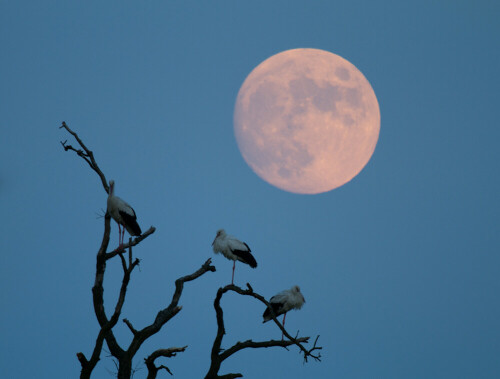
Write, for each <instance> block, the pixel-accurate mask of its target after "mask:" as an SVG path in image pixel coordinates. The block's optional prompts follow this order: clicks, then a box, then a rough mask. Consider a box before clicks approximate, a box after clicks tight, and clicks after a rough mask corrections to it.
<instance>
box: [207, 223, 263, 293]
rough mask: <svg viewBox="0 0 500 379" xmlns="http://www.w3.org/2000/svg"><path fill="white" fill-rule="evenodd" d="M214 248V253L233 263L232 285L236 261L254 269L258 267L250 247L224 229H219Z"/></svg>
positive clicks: (213, 243)
mask: <svg viewBox="0 0 500 379" xmlns="http://www.w3.org/2000/svg"><path fill="white" fill-rule="evenodd" d="M212 247H213V249H214V253H216V254H217V253H221V254H222V255H224V256H225V257H226V258H227V259H230V260H232V261H233V276H232V278H231V284H233V282H234V269H235V266H236V261H240V262H243V263H245V264H247V265H249V266H250V267H252V268H255V267H257V261H256V260H255V258H254V257H253V255H252V254H251V253H250V252H251V251H252V250H250V247H249V246H248V245H247V244H246V243H245V242H241V241H240V240H239V239H237V238H235V237H233V236H230V235H228V234H227V233H226V231H225V230H224V229H219V230H218V231H217V235H216V236H215V239H214V242H212Z"/></svg>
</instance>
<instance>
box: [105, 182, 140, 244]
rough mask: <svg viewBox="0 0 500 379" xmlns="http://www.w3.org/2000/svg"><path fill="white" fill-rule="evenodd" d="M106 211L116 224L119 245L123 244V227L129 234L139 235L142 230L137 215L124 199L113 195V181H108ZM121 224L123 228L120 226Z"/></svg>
mask: <svg viewBox="0 0 500 379" xmlns="http://www.w3.org/2000/svg"><path fill="white" fill-rule="evenodd" d="M108 213H109V214H110V215H111V217H113V220H115V221H116V223H117V224H118V243H119V244H120V246H119V247H121V246H123V237H124V236H125V229H127V232H128V233H129V234H130V235H131V236H140V235H141V233H142V231H141V227H140V226H139V224H138V223H137V216H136V215H135V211H134V209H133V208H132V207H131V206H130V205H128V204H127V202H126V201H124V200H122V199H120V198H119V197H118V196H115V181H114V180H110V181H109V195H108ZM120 225H123V230H122V228H121V227H120Z"/></svg>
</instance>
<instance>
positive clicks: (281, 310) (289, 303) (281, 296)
mask: <svg viewBox="0 0 500 379" xmlns="http://www.w3.org/2000/svg"><path fill="white" fill-rule="evenodd" d="M305 302H306V300H305V299H304V296H303V295H302V293H301V292H300V287H299V286H293V287H292V288H290V289H289V290H285V291H282V292H280V293H278V294H276V295H274V296H273V297H271V299H270V300H269V303H270V305H271V307H272V308H273V311H274V314H275V315H276V317H278V316H279V315H284V316H283V327H285V318H286V313H287V312H288V311H290V310H292V309H300V308H302V306H303V305H304V303H305ZM262 317H263V318H264V321H262V322H263V323H264V322H267V321H269V320H272V319H273V318H272V317H271V311H270V310H269V308H266V310H265V311H264V314H263V315H262ZM281 339H283V334H282V335H281Z"/></svg>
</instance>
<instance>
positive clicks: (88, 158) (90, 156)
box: [59, 121, 109, 193]
mask: <svg viewBox="0 0 500 379" xmlns="http://www.w3.org/2000/svg"><path fill="white" fill-rule="evenodd" d="M62 128H64V129H66V130H67V131H68V133H69V134H71V135H72V136H73V137H74V138H75V139H76V142H78V144H79V145H80V147H81V148H82V149H83V150H82V149H75V148H74V147H73V146H71V145H66V142H67V140H66V141H64V142H62V141H61V145H62V146H63V148H64V151H68V150H72V151H74V152H76V154H77V155H78V156H79V157H81V158H83V159H84V160H85V162H87V163H88V165H89V166H90V168H91V169H92V170H94V171H95V172H96V173H97V175H99V178H101V182H102V186H103V187H104V190H105V191H106V193H108V192H109V187H108V182H107V181H106V177H105V176H104V174H103V172H102V171H101V169H100V168H99V166H98V165H97V162H96V161H95V159H94V153H93V152H92V151H90V150H89V149H88V148H87V146H85V144H84V143H83V141H82V140H81V139H80V137H78V134H76V133H75V132H74V131H72V130H71V129H70V128H69V127H68V125H67V124H66V123H65V122H64V121H63V122H62V125H61V126H60V127H59V129H62Z"/></svg>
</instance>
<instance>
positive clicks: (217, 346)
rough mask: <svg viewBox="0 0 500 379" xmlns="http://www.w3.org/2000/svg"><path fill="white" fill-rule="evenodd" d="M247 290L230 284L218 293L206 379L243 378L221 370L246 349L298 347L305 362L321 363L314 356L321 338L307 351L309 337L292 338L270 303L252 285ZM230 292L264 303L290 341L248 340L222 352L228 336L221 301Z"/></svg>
mask: <svg viewBox="0 0 500 379" xmlns="http://www.w3.org/2000/svg"><path fill="white" fill-rule="evenodd" d="M247 287H248V289H247V290H244V289H242V288H240V287H238V286H235V285H233V284H229V285H227V286H225V287H223V288H219V290H218V291H217V295H216V297H215V300H214V308H215V314H216V318H217V334H216V336H215V340H214V344H213V346H212V353H211V365H210V368H209V370H208V373H207V375H206V376H205V379H215V378H218V379H220V378H239V377H242V375H241V374H239V373H232V374H225V375H219V374H218V373H219V370H220V366H221V364H222V362H223V361H224V360H225V359H227V358H229V357H230V356H231V355H233V354H234V353H236V352H238V351H240V350H242V349H246V348H254V349H255V348H268V347H275V346H277V347H283V348H285V349H286V348H287V347H288V346H290V345H297V346H298V347H299V349H300V350H301V352H302V353H303V355H304V361H305V362H307V358H308V357H311V358H314V359H315V360H317V361H320V357H321V355H320V354H317V355H314V354H312V352H313V351H315V350H320V349H321V347H317V346H316V342H317V340H318V338H319V336H318V337H317V338H316V341H315V342H314V346H313V348H311V349H309V350H308V349H306V348H305V347H304V346H303V343H308V342H309V337H297V336H295V337H292V336H291V335H290V334H289V333H288V332H287V331H286V329H285V328H284V327H283V325H282V324H281V323H280V322H279V321H278V319H277V318H276V315H275V314H274V311H273V309H272V307H271V306H270V305H269V303H268V302H267V301H266V299H265V298H264V297H263V296H262V295H259V294H258V293H256V292H254V290H253V288H252V287H251V286H250V284H248V283H247ZM228 291H233V292H236V293H238V294H240V295H244V296H251V297H253V298H255V299H257V300H259V301H261V302H262V303H264V304H265V305H266V306H267V307H268V308H269V309H270V310H271V317H272V319H273V321H274V322H275V323H276V325H278V327H279V328H280V329H281V331H282V332H283V334H284V335H285V336H286V337H287V338H288V339H289V340H288V341H286V340H285V341H283V340H281V341H277V340H269V341H261V342H254V341H252V340H247V341H244V342H237V343H236V344H235V345H233V346H231V347H230V348H229V349H226V350H224V351H222V349H221V343H222V338H223V336H224V334H226V330H225V327H224V312H223V311H222V308H221V306H220V300H221V298H222V295H224V293H226V292H228Z"/></svg>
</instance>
